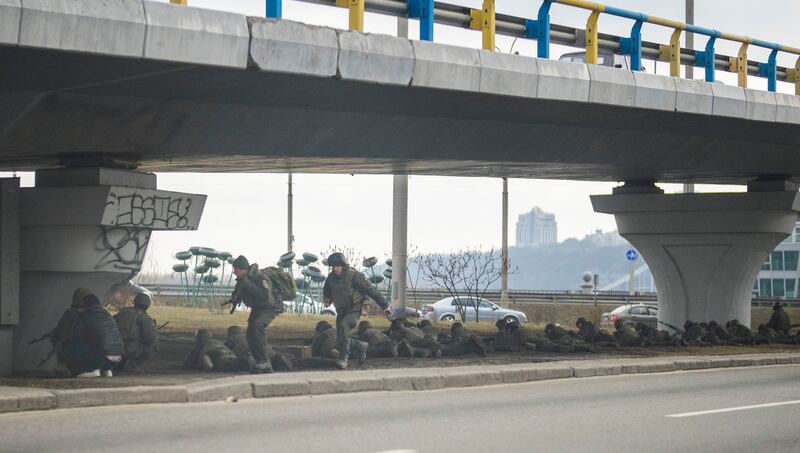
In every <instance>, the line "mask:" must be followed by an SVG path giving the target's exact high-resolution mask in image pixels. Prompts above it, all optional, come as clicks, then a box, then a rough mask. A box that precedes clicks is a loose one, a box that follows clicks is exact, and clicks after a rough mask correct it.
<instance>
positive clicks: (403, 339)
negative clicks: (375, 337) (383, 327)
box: [389, 318, 442, 358]
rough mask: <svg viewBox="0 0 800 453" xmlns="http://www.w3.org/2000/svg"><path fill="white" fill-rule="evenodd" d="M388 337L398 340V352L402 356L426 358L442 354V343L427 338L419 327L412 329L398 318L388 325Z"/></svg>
mask: <svg viewBox="0 0 800 453" xmlns="http://www.w3.org/2000/svg"><path fill="white" fill-rule="evenodd" d="M389 338H391V339H392V340H394V341H396V342H398V347H399V352H400V355H402V356H406V355H407V356H410V357H423V358H427V357H431V356H434V357H441V355H442V345H440V344H439V343H438V342H436V341H435V340H432V339H430V338H427V337H426V336H425V333H424V332H422V331H421V330H420V329H418V328H413V329H412V328H411V327H410V326H407V325H405V323H403V321H402V320H400V319H399V318H398V319H394V320H393V321H392V324H391V325H390V326H389Z"/></svg>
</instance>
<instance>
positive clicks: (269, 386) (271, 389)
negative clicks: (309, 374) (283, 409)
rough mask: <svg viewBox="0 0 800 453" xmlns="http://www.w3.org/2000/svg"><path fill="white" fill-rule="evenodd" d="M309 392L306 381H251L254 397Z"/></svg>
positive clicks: (307, 393)
mask: <svg viewBox="0 0 800 453" xmlns="http://www.w3.org/2000/svg"><path fill="white" fill-rule="evenodd" d="M310 393H311V386H310V385H309V383H308V381H294V382H256V383H253V396H254V397H255V398H272V397H278V396H300V395H309V394H310Z"/></svg>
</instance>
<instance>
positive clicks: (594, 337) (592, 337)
mask: <svg viewBox="0 0 800 453" xmlns="http://www.w3.org/2000/svg"><path fill="white" fill-rule="evenodd" d="M575 327H577V328H578V337H580V339H581V340H583V341H585V342H587V343H589V344H596V345H598V346H603V347H610V348H615V347H618V346H619V344H618V343H617V341H616V340H615V339H614V336H613V335H611V334H610V333H608V332H607V331H605V330H601V329H598V328H597V327H595V325H594V323H592V322H591V321H587V320H586V318H578V319H577V320H576V321H575Z"/></svg>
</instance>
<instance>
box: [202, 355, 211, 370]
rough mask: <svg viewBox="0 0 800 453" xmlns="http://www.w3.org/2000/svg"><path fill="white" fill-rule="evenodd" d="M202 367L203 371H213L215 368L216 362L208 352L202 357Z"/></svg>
mask: <svg viewBox="0 0 800 453" xmlns="http://www.w3.org/2000/svg"><path fill="white" fill-rule="evenodd" d="M200 369H201V370H203V371H211V370H213V369H214V362H213V361H212V360H211V357H209V356H208V354H205V355H203V357H202V358H201V359H200Z"/></svg>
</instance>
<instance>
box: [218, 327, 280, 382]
mask: <svg viewBox="0 0 800 453" xmlns="http://www.w3.org/2000/svg"><path fill="white" fill-rule="evenodd" d="M225 346H227V347H228V349H230V350H231V351H232V352H233V354H234V355H235V356H236V360H237V361H238V369H240V370H243V371H250V372H252V371H253V366H254V365H255V363H256V360H255V358H253V354H252V353H251V352H250V347H249V346H248V344H247V337H245V333H244V330H242V328H241V327H239V326H230V327H228V332H227V337H226V338H225ZM267 357H268V358H269V360H270V362H271V363H272V367H273V369H274V370H275V371H292V370H293V369H294V361H295V358H294V356H293V355H292V354H289V353H286V352H280V351H276V350H274V349H273V348H272V347H271V346H267Z"/></svg>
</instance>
